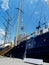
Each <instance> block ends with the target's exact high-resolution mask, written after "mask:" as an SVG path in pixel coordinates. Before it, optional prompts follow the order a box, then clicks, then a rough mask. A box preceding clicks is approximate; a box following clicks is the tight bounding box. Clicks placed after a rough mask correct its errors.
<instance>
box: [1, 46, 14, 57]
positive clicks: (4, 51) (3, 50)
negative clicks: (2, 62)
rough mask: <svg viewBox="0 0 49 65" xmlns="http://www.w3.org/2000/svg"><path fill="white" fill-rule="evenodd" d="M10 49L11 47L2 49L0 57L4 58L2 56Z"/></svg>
mask: <svg viewBox="0 0 49 65" xmlns="http://www.w3.org/2000/svg"><path fill="white" fill-rule="evenodd" d="M12 48H13V47H9V46H7V47H5V48H3V49H2V50H1V51H0V55H1V56H4V54H6V53H7V52H9V51H10V50H11V49H12Z"/></svg>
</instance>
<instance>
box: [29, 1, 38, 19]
mask: <svg viewBox="0 0 49 65" xmlns="http://www.w3.org/2000/svg"><path fill="white" fill-rule="evenodd" d="M38 4H39V1H38V2H37V3H36V6H35V8H34V10H33V12H32V14H31V15H30V18H32V16H33V14H34V12H35V9H36V8H37V5H38ZM30 18H29V20H30Z"/></svg>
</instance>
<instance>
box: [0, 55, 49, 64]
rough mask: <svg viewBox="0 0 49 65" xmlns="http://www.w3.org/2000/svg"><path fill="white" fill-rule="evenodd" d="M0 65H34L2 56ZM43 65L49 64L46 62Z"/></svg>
mask: <svg viewBox="0 0 49 65" xmlns="http://www.w3.org/2000/svg"><path fill="white" fill-rule="evenodd" d="M0 65H34V64H29V63H24V61H23V60H21V59H16V58H7V57H1V56H0ZM43 65H49V63H45V62H44V63H43Z"/></svg>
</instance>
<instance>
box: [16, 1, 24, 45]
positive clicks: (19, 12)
mask: <svg viewBox="0 0 49 65" xmlns="http://www.w3.org/2000/svg"><path fill="white" fill-rule="evenodd" d="M17 9H18V20H17V21H18V25H17V29H16V43H17V44H18V32H19V27H20V15H21V13H23V11H22V0H20V7H19V8H17ZM23 28H24V26H21V30H22V31H23Z"/></svg>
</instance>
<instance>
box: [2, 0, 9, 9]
mask: <svg viewBox="0 0 49 65" xmlns="http://www.w3.org/2000/svg"><path fill="white" fill-rule="evenodd" d="M8 4H9V0H2V4H1V8H2V9H4V10H7V9H9V6H8Z"/></svg>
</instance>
